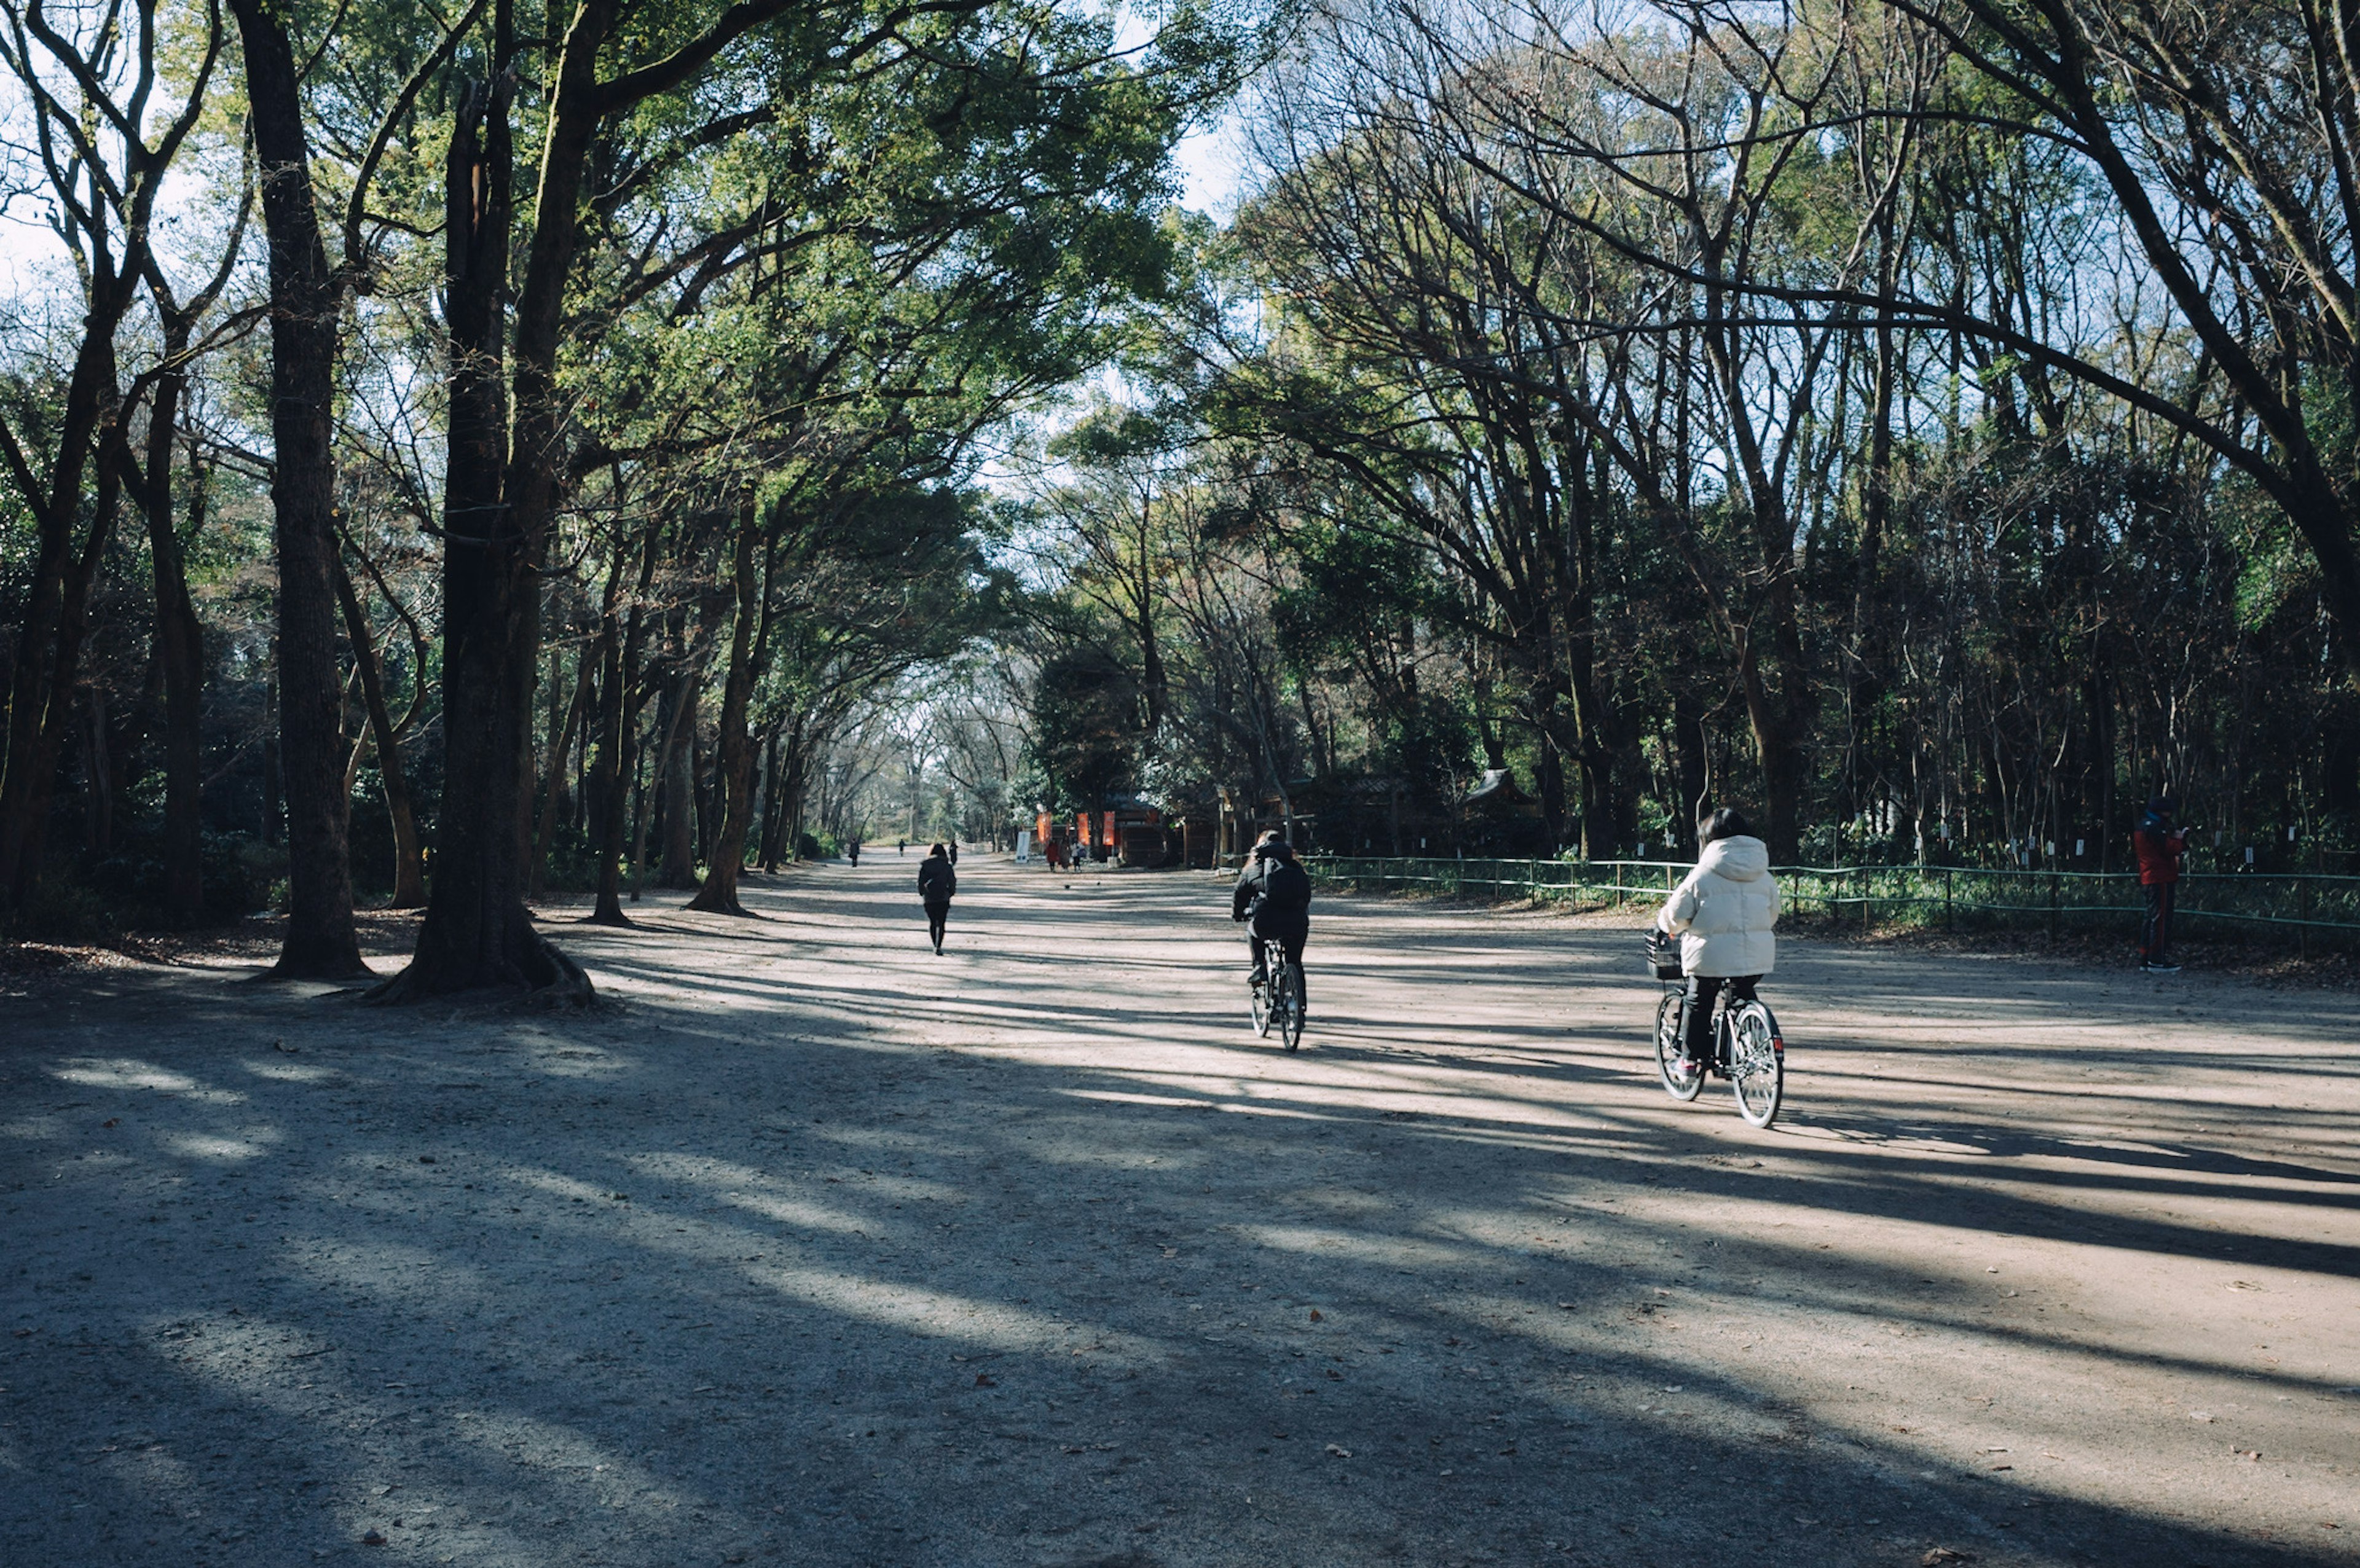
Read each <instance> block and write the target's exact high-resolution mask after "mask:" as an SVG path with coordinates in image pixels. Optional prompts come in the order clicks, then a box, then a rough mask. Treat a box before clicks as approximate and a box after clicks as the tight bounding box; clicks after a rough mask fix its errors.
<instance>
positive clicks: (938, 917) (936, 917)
mask: <svg viewBox="0 0 2360 1568" xmlns="http://www.w3.org/2000/svg"><path fill="white" fill-rule="evenodd" d="M950 918H951V906H950V900H949V899H947V898H945V900H943V901H942V902H941V903H939V904H928V905H927V906H926V934H927V935H928V936H930V937H932V938H934V945H935V946H936V947H940V946H942V945H943V927H944V925H945V923H947V922H948V921H949V920H950Z"/></svg>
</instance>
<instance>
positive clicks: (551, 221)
mask: <svg viewBox="0 0 2360 1568" xmlns="http://www.w3.org/2000/svg"><path fill="white" fill-rule="evenodd" d="M509 27H510V22H509V18H508V13H507V9H506V7H505V6H503V7H502V8H501V10H500V12H499V14H498V19H497V22H496V24H495V34H496V38H495V42H494V53H495V59H496V62H497V63H496V69H497V70H499V71H506V70H507V68H508V61H509V60H510V59H511V57H512V52H513V49H512V43H513V40H512V38H510V36H509ZM508 94H509V84H508V78H507V77H505V76H503V77H501V78H500V79H499V80H498V81H497V82H495V83H494V84H493V85H492V86H490V87H488V88H480V87H479V88H475V89H473V90H471V91H470V92H469V93H468V95H467V97H466V100H465V102H464V104H463V105H462V107H461V110H460V113H459V115H458V120H457V124H456V125H454V127H453V134H452V137H451V146H450V151H449V153H448V155H447V157H446V159H445V162H444V181H445V207H444V224H445V229H444V256H445V262H444V270H445V275H446V279H447V282H446V287H445V292H444V299H445V305H444V317H445V321H446V324H447V326H448V328H449V332H450V354H451V393H450V441H449V446H448V452H447V455H446V459H445V466H444V473H443V526H444V528H445V530H446V532H445V539H444V545H443V809H442V811H441V814H440V816H439V818H438V820H437V822H436V826H435V854H434V875H433V879H432V891H431V892H430V894H429V896H428V899H427V905H426V919H425V921H424V922H423V923H422V924H421V926H420V928H419V932H418V948H417V951H416V952H415V953H412V954H411V956H410V966H409V967H408V968H406V969H404V970H403V971H402V972H401V973H400V974H399V975H396V976H395V977H394V978H393V979H392V980H390V981H388V982H387V983H386V985H383V986H381V987H379V989H378V992H377V996H378V999H380V1000H383V1001H388V1002H403V1001H414V1000H418V999H421V998H423V997H426V996H443V995H447V994H449V993H452V992H455V991H466V990H474V989H478V988H481V987H486V986H510V987H513V986H523V987H525V988H527V989H530V990H535V991H545V992H548V993H550V994H551V995H552V997H554V998H556V999H562V1000H569V1001H585V1000H587V999H588V997H589V995H590V982H589V977H588V976H587V975H584V974H583V973H582V970H581V967H580V965H578V964H574V961H573V960H572V959H570V958H568V957H566V956H565V955H564V954H563V953H560V952H559V951H558V950H557V949H556V948H555V947H554V946H552V944H551V943H550V942H548V941H547V940H545V939H544V938H543V937H542V936H541V933H540V932H539V931H535V930H534V929H533V925H532V917H531V915H530V912H529V911H527V909H525V904H524V893H525V887H524V870H525V866H524V853H523V845H522V844H521V843H520V842H519V838H520V834H519V832H518V823H519V815H520V813H521V811H523V808H524V801H525V799H526V798H527V792H526V790H525V789H524V788H523V782H522V772H523V768H524V767H525V766H527V765H528V759H529V758H530V751H529V749H528V747H529V746H530V726H531V712H530V707H531V700H532V687H533V676H534V661H535V659H536V658H537V657H538V655H539V652H540V648H539V644H540V634H541V617H540V601H541V583H540V580H539V577H538V576H537V574H536V573H535V572H534V571H533V562H534V560H535V554H536V541H537V539H538V538H539V534H540V529H541V525H542V523H543V522H544V521H545V514H546V510H547V507H546V501H545V497H544V498H543V501H542V504H541V508H540V510H539V511H538V512H528V511H526V510H524V509H522V508H520V507H519V506H518V504H517V497H516V496H515V495H513V494H512V493H511V490H510V485H511V483H512V480H513V471H512V470H511V467H510V464H509V463H508V452H509V444H508V442H509V432H508V397H507V387H506V378H505V376H504V375H503V364H504V354H503V339H504V333H503V331H502V326H503V323H502V319H501V318H502V312H501V309H500V305H501V300H502V299H503V297H504V296H505V293H506V288H507V264H508V228H509V217H510V212H509V200H508V192H509V188H510V181H511V180H512V178H513V172H514V171H513V163H514V156H513V148H512V143H511V140H510V136H509V128H508ZM556 156H557V153H556V150H555V149H554V148H552V157H556ZM543 195H544V203H543V209H542V222H543V223H544V225H545V226H548V227H555V228H559V229H563V230H564V231H565V232H566V234H568V235H569V236H570V235H571V234H572V232H573V228H574V223H573V213H574V206H575V203H574V199H573V196H572V193H571V192H570V191H569V192H567V193H566V194H565V195H564V199H563V204H562V205H560V204H555V203H552V202H549V201H547V196H548V186H547V182H546V181H544V184H543ZM563 243H566V244H568V245H570V244H571V241H570V239H569V240H567V241H565V242H563ZM540 245H541V237H539V236H537V237H536V242H535V248H536V251H538V250H539V248H540ZM543 287H544V288H545V287H546V285H545V284H544V285H543ZM528 439H530V440H533V441H543V442H546V441H553V440H554V439H555V431H554V429H553V428H552V427H549V426H547V425H546V424H537V425H536V426H535V428H534V430H533V431H532V432H530V437H528V434H527V432H525V431H523V430H519V431H518V432H517V435H516V440H517V441H519V442H520V443H521V442H523V441H527V440H528ZM544 455H545V454H542V453H541V452H538V451H536V452H533V453H532V454H531V455H530V458H528V459H527V460H526V461H525V462H524V463H522V464H520V466H530V463H531V462H534V461H540V460H541V457H542V456H544Z"/></svg>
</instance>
